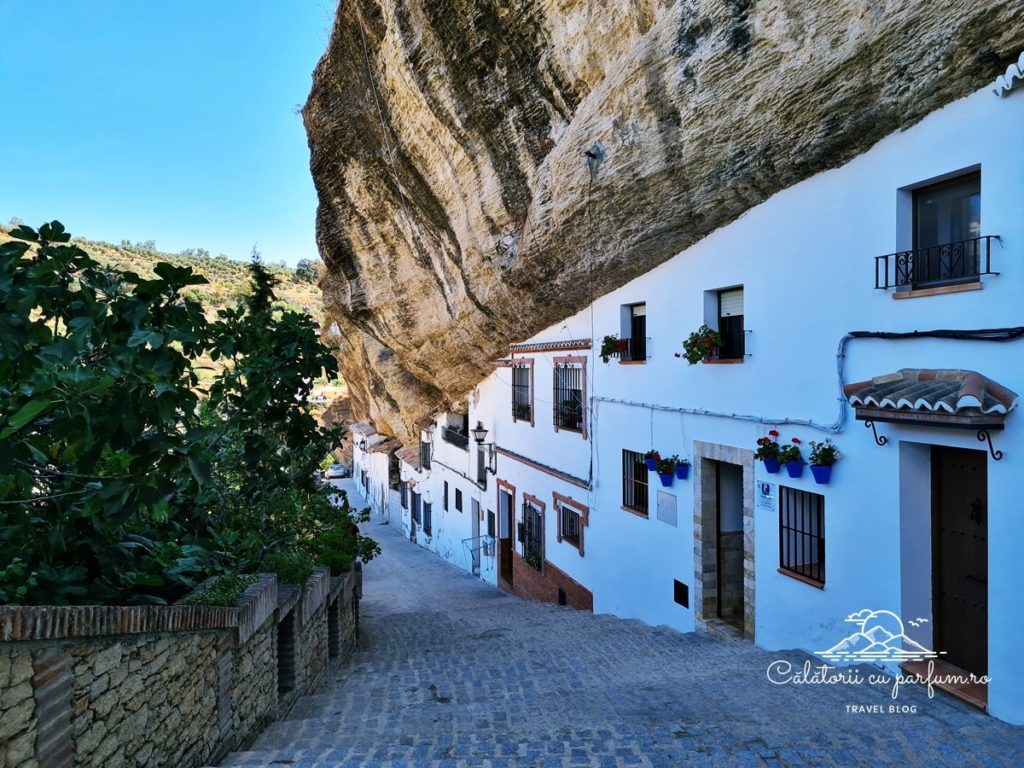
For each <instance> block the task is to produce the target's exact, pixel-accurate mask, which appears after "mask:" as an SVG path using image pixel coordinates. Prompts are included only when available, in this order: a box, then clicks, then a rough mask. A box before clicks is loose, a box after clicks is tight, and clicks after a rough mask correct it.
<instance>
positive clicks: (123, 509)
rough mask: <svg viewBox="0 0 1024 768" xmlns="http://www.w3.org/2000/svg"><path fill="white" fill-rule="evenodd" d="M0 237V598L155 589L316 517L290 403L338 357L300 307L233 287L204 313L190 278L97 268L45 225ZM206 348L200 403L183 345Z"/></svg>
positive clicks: (235, 562) (125, 594)
mask: <svg viewBox="0 0 1024 768" xmlns="http://www.w3.org/2000/svg"><path fill="white" fill-rule="evenodd" d="M10 234H11V236H12V237H14V238H17V239H15V240H10V241H6V242H2V243H0V564H3V565H2V567H0V604H2V603H28V604H47V603H48V604H62V603H96V602H98V603H115V604H137V603H162V602H167V601H171V600H175V599H177V598H179V597H180V596H181V595H182V594H184V593H185V592H187V591H189V590H190V589H192V588H193V587H194V586H195V585H196V584H197V583H198V582H199V581H200V580H202V579H203V578H205V577H206V576H208V575H210V574H220V573H235V572H246V571H250V572H251V571H252V570H253V566H255V565H256V564H258V563H259V562H260V561H261V560H262V559H263V557H264V556H265V555H266V553H267V552H268V551H269V550H270V549H272V548H277V549H286V548H288V547H290V546H291V547H299V546H300V545H301V546H302V547H305V550H304V551H307V552H308V551H309V547H310V543H309V542H310V541H312V540H313V538H314V537H315V536H316V535H317V532H318V531H320V530H322V529H324V528H325V526H326V524H327V522H329V521H330V520H332V519H336V518H338V514H337V513H336V512H335V513H334V514H333V517H332V516H331V514H332V510H333V508H332V507H331V505H330V503H329V501H328V500H327V497H326V495H325V493H324V492H323V491H322V490H320V489H318V488H317V487H316V486H315V484H314V481H313V473H314V470H315V469H316V468H317V466H318V465H319V463H320V461H321V460H322V458H323V457H324V455H326V454H327V453H328V452H329V451H331V450H332V449H333V448H335V447H336V445H337V444H338V441H339V439H340V434H339V433H338V432H337V431H329V430H325V429H322V428H321V427H320V426H319V425H318V423H317V422H316V421H315V420H314V419H313V417H312V416H311V415H310V414H309V411H308V407H307V406H306V399H307V397H308V395H309V392H310V389H311V387H312V383H313V382H314V381H315V380H316V379H317V378H320V377H323V376H334V375H336V373H337V368H336V363H335V360H334V358H333V357H332V355H331V354H330V352H329V351H328V350H327V349H326V348H324V347H323V346H322V345H321V344H320V342H319V340H318V339H317V334H316V328H315V326H314V324H313V322H312V320H311V319H310V318H309V317H308V316H307V315H305V314H304V313H297V312H289V311H284V310H282V309H281V308H280V307H279V305H278V304H277V303H276V301H275V299H276V297H275V294H274V287H275V284H276V278H275V277H274V275H273V274H271V273H270V271H269V270H267V269H266V268H265V267H263V265H262V264H260V263H259V262H254V263H253V264H252V265H250V282H251V284H252V292H251V294H250V295H248V296H246V297H245V298H243V300H242V301H241V302H240V304H239V305H238V306H235V307H229V308H224V309H221V310H220V311H219V312H218V313H217V317H216V318H215V319H213V320H211V319H210V318H209V317H208V314H207V313H206V312H204V308H203V307H202V306H201V305H200V304H199V303H198V302H197V301H196V300H195V299H194V298H192V294H190V291H191V290H192V289H193V288H194V287H196V286H201V285H203V284H204V283H206V279H205V278H203V277H202V276H200V275H197V274H195V272H194V271H193V270H192V269H191V268H190V267H188V266H182V265H175V264H169V263H158V264H156V265H154V266H153V268H152V276H151V277H143V276H140V275H139V274H137V273H135V272H131V271H121V270H118V269H112V268H110V267H107V266H103V265H101V264H100V263H98V262H97V261H96V260H94V259H93V258H92V257H91V256H90V255H89V254H88V253H86V251H84V250H83V249H82V248H80V247H79V246H78V245H76V244H74V243H72V242H70V240H71V238H70V235H68V233H67V232H65V231H64V228H63V226H61V225H60V223H59V222H51V223H49V224H45V225H43V226H42V227H40V228H39V230H38V231H35V230H32V229H30V228H28V227H24V226H22V227H19V228H17V229H15V230H13V231H12V232H11V233H10ZM207 357H212V358H214V359H220V360H223V361H224V362H225V365H224V366H223V367H222V369H221V371H220V373H219V375H218V376H217V377H216V378H215V379H214V380H213V383H212V384H211V386H210V388H209V396H208V397H206V398H203V399H202V400H201V399H200V394H201V393H200V392H199V390H198V386H197V385H198V381H199V379H198V375H197V367H198V363H197V361H200V360H202V359H207Z"/></svg>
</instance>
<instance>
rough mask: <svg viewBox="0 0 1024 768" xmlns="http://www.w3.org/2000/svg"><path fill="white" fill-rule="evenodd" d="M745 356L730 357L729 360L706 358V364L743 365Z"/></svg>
mask: <svg viewBox="0 0 1024 768" xmlns="http://www.w3.org/2000/svg"><path fill="white" fill-rule="evenodd" d="M742 364H743V358H742V357H737V358H729V359H727V360H705V361H704V365H742Z"/></svg>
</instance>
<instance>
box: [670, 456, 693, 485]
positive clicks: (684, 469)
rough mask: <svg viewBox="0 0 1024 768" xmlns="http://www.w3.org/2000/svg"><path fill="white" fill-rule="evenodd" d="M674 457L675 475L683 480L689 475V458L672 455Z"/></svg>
mask: <svg viewBox="0 0 1024 768" xmlns="http://www.w3.org/2000/svg"><path fill="white" fill-rule="evenodd" d="M672 458H674V459H676V477H678V478H679V479H680V480H685V479H686V478H688V477H689V476H690V460H689V459H680V458H679V457H678V456H673V457H672Z"/></svg>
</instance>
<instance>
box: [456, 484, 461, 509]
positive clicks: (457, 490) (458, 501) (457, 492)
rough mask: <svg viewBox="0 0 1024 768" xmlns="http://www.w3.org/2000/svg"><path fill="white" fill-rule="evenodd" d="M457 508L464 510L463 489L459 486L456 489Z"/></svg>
mask: <svg viewBox="0 0 1024 768" xmlns="http://www.w3.org/2000/svg"><path fill="white" fill-rule="evenodd" d="M455 510H456V511H457V512H461V511H462V491H461V490H460V489H459V488H456V489H455Z"/></svg>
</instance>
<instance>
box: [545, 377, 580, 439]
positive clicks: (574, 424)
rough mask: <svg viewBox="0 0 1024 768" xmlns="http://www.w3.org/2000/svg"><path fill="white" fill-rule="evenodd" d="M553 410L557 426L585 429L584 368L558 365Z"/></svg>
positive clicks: (557, 427)
mask: <svg viewBox="0 0 1024 768" xmlns="http://www.w3.org/2000/svg"><path fill="white" fill-rule="evenodd" d="M554 374H555V375H554V400H553V401H552V403H553V410H554V417H555V428H556V429H566V430H569V431H572V432H582V431H583V368H582V367H581V366H579V365H570V364H568V363H567V364H564V365H556V366H555V371H554Z"/></svg>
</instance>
